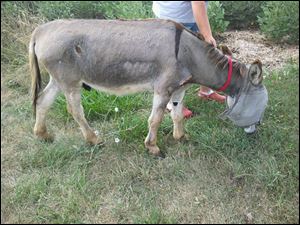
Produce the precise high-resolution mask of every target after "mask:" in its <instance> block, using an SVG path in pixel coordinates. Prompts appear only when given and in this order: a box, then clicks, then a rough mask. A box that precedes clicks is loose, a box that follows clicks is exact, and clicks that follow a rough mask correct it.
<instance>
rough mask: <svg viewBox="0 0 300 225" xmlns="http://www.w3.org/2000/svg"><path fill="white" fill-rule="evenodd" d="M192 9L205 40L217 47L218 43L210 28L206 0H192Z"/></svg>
mask: <svg viewBox="0 0 300 225" xmlns="http://www.w3.org/2000/svg"><path fill="white" fill-rule="evenodd" d="M192 9H193V14H194V17H195V21H196V23H197V26H198V27H199V29H200V33H201V34H202V35H203V36H204V38H205V41H207V42H208V43H211V44H213V45H214V46H215V47H216V46H217V44H216V40H215V39H214V37H213V36H212V32H211V29H210V24H209V20H208V16H207V12H206V7H205V1H192Z"/></svg>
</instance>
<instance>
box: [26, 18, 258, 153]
mask: <svg viewBox="0 0 300 225" xmlns="http://www.w3.org/2000/svg"><path fill="white" fill-rule="evenodd" d="M229 59H230V58H228V57H227V56H226V55H225V54H223V53H222V52H221V51H220V50H218V49H217V48H215V47H214V46H212V45H211V44H209V43H207V42H205V41H204V39H203V37H202V36H201V35H199V34H195V33H193V32H191V31H190V30H188V29H186V28H184V27H183V26H182V25H180V24H178V23H176V22H174V21H171V20H160V19H149V20H136V21H123V20H56V21H52V22H49V23H46V24H44V25H41V26H39V27H37V28H36V29H35V30H34V32H33V34H32V37H31V41H30V44H29V60H30V68H31V71H32V88H31V89H32V93H33V108H34V113H35V118H36V122H35V126H34V134H35V135H36V136H38V137H39V138H42V139H44V140H52V138H53V137H52V135H50V134H49V133H48V131H47V128H46V123H45V118H46V113H47V111H48V109H49V108H50V106H51V104H52V103H53V101H54V100H55V97H56V96H57V94H58V93H59V92H60V91H62V92H63V93H64V95H65V97H66V100H67V108H68V111H69V112H70V113H71V114H72V116H73V117H74V119H75V121H76V122H77V123H78V124H79V126H80V128H81V131H82V133H83V136H84V138H85V140H86V141H87V142H88V143H91V144H93V145H96V144H99V143H101V142H102V140H101V138H100V137H99V135H96V134H95V132H94V131H93V130H92V128H91V127H90V126H89V124H88V123H87V121H86V119H85V116H84V112H83V108H82V105H81V102H80V90H81V87H82V85H88V86H90V87H92V88H95V89H97V90H100V91H105V92H108V93H112V94H116V95H124V94H128V93H135V92H139V91H145V90H150V91H153V92H154V95H153V105H152V112H151V115H150V117H149V120H148V124H149V131H148V135H147V137H146V139H145V142H144V143H145V147H146V148H147V149H148V150H149V152H150V153H152V154H154V155H157V156H160V155H161V152H160V150H159V148H158V146H157V143H156V142H157V131H158V127H159V124H160V123H161V121H162V119H163V115H164V111H165V108H166V105H167V103H168V102H169V101H170V102H172V103H173V104H172V110H171V117H172V120H173V123H174V128H173V137H174V138H175V139H180V138H182V137H183V136H184V127H183V121H184V117H183V113H182V108H183V106H182V99H183V97H184V91H185V90H186V88H187V87H188V86H190V84H192V83H196V84H201V85H205V86H207V87H210V88H212V89H214V90H218V89H220V87H222V86H223V85H224V83H226V87H225V88H224V86H223V89H224V90H223V89H222V91H223V92H224V93H225V94H228V95H229V96H231V97H232V98H234V97H235V96H238V94H239V93H240V91H241V90H242V89H243V87H245V86H247V85H249V84H251V85H252V86H254V87H257V86H261V82H262V65H261V62H260V61H259V60H256V61H255V62H253V63H252V64H251V65H245V64H243V63H240V62H238V61H236V60H233V62H231V61H228V60H229ZM39 64H42V65H43V66H44V67H45V69H46V70H47V72H48V73H49V75H50V81H49V83H48V85H47V86H46V88H45V89H44V90H43V91H42V92H41V76H40V69H39ZM229 70H231V71H232V76H231V79H230V80H229V79H228V71H229ZM251 96H252V97H251V98H252V99H255V98H256V96H255V95H251ZM245 107H246V108H247V106H245ZM254 113H256V114H259V113H260V112H256V111H255V108H254ZM240 116H242V117H243V115H240ZM257 122H258V121H255V123H257ZM248 125H249V126H250V125H252V124H247V126H248ZM245 126H246V125H245Z"/></svg>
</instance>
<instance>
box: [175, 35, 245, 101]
mask: <svg viewBox="0 0 300 225" xmlns="http://www.w3.org/2000/svg"><path fill="white" fill-rule="evenodd" d="M207 45H208V44H207V43H206V42H204V41H201V40H199V39H198V38H197V37H196V36H194V35H192V34H190V33H188V32H183V33H182V36H181V40H180V48H179V52H178V59H179V61H180V62H181V63H182V64H183V65H184V66H185V67H186V68H187V69H188V70H189V71H190V72H191V74H192V80H191V82H192V83H198V84H201V85H204V86H206V87H209V88H211V89H214V90H217V89H219V88H220V87H222V86H223V85H224V83H225V82H226V80H227V77H228V67H225V69H220V68H218V67H217V65H216V62H214V60H213V59H211V58H210V57H209V55H208V52H207ZM241 85H242V80H241V79H240V78H239V77H238V76H236V74H232V80H231V82H230V85H229V86H228V88H227V89H226V90H225V91H224V93H226V94H229V95H232V94H234V92H236V91H238V89H239V88H240V87H241Z"/></svg>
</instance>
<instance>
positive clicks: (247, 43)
mask: <svg viewBox="0 0 300 225" xmlns="http://www.w3.org/2000/svg"><path fill="white" fill-rule="evenodd" d="M217 40H218V44H224V45H227V46H228V47H229V48H230V49H231V51H232V52H233V56H234V57H235V58H237V59H239V60H240V61H242V62H243V63H251V62H253V61H254V60H256V59H260V60H261V62H262V63H263V66H264V68H266V69H269V70H276V69H281V68H283V66H284V65H285V64H286V63H287V61H289V60H293V61H295V62H298V61H299V45H288V44H284V43H282V44H274V43H272V42H270V41H268V40H267V39H266V38H265V37H264V36H263V35H262V34H261V33H260V32H259V31H257V30H244V31H228V32H225V33H223V34H221V35H220V36H217Z"/></svg>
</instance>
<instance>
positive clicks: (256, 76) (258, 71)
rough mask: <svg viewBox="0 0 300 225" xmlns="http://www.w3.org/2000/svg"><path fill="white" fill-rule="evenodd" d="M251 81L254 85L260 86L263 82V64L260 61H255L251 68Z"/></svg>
mask: <svg viewBox="0 0 300 225" xmlns="http://www.w3.org/2000/svg"><path fill="white" fill-rule="evenodd" d="M248 74H249V79H250V81H251V83H252V84H253V85H259V84H260V83H261V82H262V80H263V76H262V63H261V61H260V60H258V59H257V60H255V61H254V62H253V63H252V64H251V66H250V68H249V72H248Z"/></svg>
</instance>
